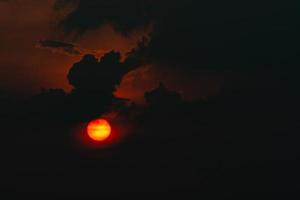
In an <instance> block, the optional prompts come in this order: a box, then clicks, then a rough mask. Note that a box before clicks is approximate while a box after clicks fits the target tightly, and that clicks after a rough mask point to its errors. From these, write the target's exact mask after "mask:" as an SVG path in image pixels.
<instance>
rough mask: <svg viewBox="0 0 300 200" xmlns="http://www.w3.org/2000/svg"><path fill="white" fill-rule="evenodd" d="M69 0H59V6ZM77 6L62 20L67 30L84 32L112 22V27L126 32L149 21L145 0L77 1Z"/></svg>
mask: <svg viewBox="0 0 300 200" xmlns="http://www.w3.org/2000/svg"><path fill="white" fill-rule="evenodd" d="M72 2H74V1H73V0H71V1H67V0H65V1H63V2H61V1H59V5H60V6H64V5H65V4H66V3H72ZM77 2H79V3H78V7H77V9H75V11H74V12H71V13H70V14H69V15H67V16H66V18H65V20H63V21H62V25H63V26H64V27H65V30H66V31H67V32H69V31H73V30H75V31H78V32H80V33H84V32H85V31H87V30H90V29H96V28H99V27H101V26H102V25H104V24H112V25H113V26H114V28H115V29H116V30H117V31H119V32H122V33H124V34H128V33H130V32H132V31H134V30H136V29H137V28H143V27H144V26H145V25H147V23H149V20H150V18H149V16H148V14H147V12H146V11H145V9H144V6H145V1H141V0H131V1H122V0H102V1H77Z"/></svg>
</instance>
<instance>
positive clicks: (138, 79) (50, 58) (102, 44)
mask: <svg viewBox="0 0 300 200" xmlns="http://www.w3.org/2000/svg"><path fill="white" fill-rule="evenodd" d="M54 2H55V1H54V0H45V1H35V0H26V1H24V0H11V1H0V24H1V30H0V44H1V45H0V60H1V62H0V68H1V73H0V79H1V82H0V89H2V90H4V91H7V92H9V93H13V94H18V95H20V94H21V95H26V96H28V95H31V94H35V93H38V92H39V91H40V90H41V89H42V88H64V89H65V90H66V91H69V90H70V89H71V87H70V85H69V84H68V82H67V79H66V76H67V73H68V71H69V69H70V67H71V66H72V64H73V63H75V62H77V61H78V60H80V59H81V57H82V55H68V54H67V53H64V52H63V51H60V50H52V49H45V48H40V47H38V41H39V40H45V39H47V40H55V41H63V42H67V43H72V44H75V45H76V46H77V47H78V48H79V49H81V50H83V53H95V52H96V54H97V56H98V57H100V56H101V55H102V54H103V53H104V52H107V51H110V50H112V49H114V50H117V51H120V52H121V53H122V54H123V55H124V54H125V53H126V52H129V51H130V50H131V49H132V48H134V47H135V46H136V43H137V41H138V40H139V39H140V38H141V37H142V36H143V35H145V34H146V33H147V31H146V30H145V31H140V32H136V33H134V34H130V35H129V36H124V35H122V34H120V33H116V32H115V31H114V30H113V28H112V27H111V26H110V25H105V26H102V27H101V28H98V29H96V30H93V31H88V32H86V33H85V34H84V35H81V36H80V37H75V36H71V35H66V34H64V33H63V31H62V30H61V29H59V28H58V26H57V24H58V22H59V21H60V20H61V19H62V18H63V17H64V16H65V15H66V14H67V13H69V12H70V10H72V8H64V9H63V10H59V11H58V10H55V9H54V8H53V5H54ZM202 75H203V78H201V77H202V76H201V75H200V76H199V74H198V75H195V77H196V78H195V79H194V80H193V79H191V77H187V76H186V75H185V74H182V73H181V72H180V71H172V70H171V71H170V68H168V69H166V68H165V66H159V67H158V66H152V65H148V66H143V67H140V68H138V69H137V70H135V71H133V72H130V73H129V74H127V75H126V76H125V77H124V78H123V81H122V84H121V85H120V87H119V89H118V90H117V92H116V94H117V96H121V97H125V98H130V99H134V100H137V101H140V100H142V99H143V93H144V91H145V90H150V89H152V88H153V87H156V85H157V84H158V82H159V81H164V82H165V83H166V84H167V86H169V87H170V88H172V89H176V90H178V91H180V92H181V93H182V94H184V96H186V97H187V98H193V97H195V96H196V97H205V96H208V95H211V94H214V93H216V92H217V90H218V84H219V83H220V82H222V80H223V78H222V77H220V76H218V75H214V74H212V73H211V74H210V75H209V76H207V73H203V74H202ZM195 83H196V84H195ZM191 85H193V87H191ZM195 89H196V90H197V91H200V92H198V93H197V94H195V92H194V90H195Z"/></svg>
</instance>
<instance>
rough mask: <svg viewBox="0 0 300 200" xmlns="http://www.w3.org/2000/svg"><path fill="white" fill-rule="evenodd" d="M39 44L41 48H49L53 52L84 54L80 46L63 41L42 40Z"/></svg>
mask: <svg viewBox="0 0 300 200" xmlns="http://www.w3.org/2000/svg"><path fill="white" fill-rule="evenodd" d="M37 46H38V47H40V48H44V49H49V50H51V51H53V52H58V53H65V54H67V55H75V56H78V55H81V54H82V50H81V49H80V48H79V47H77V46H75V45H74V44H71V43H66V42H62V41H56V40H40V41H39V42H38V45H37Z"/></svg>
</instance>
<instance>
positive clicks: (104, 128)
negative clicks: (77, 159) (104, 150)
mask: <svg viewBox="0 0 300 200" xmlns="http://www.w3.org/2000/svg"><path fill="white" fill-rule="evenodd" d="M87 133H88V136H89V137H90V138H91V139H92V140H94V141H97V142H101V141H104V140H106V139H107V138H108V137H109V136H110V134H111V127H110V125H109V123H108V121H106V120H105V119H96V120H93V121H91V122H90V123H89V124H88V126H87Z"/></svg>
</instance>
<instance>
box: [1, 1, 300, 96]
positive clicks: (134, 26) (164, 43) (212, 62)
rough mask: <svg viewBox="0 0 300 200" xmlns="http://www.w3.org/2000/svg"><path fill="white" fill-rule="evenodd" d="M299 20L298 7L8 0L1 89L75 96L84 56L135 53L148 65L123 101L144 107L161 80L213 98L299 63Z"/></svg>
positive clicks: (133, 78) (133, 74) (124, 89)
mask: <svg viewBox="0 0 300 200" xmlns="http://www.w3.org/2000/svg"><path fill="white" fill-rule="evenodd" d="M299 13H300V12H299V4H298V3H295V2H292V1H288V2H285V3H284V4H283V3H282V2H281V1H258V0H254V1H248V2H241V1H237V0H230V1H221V0H216V1H195V0H185V1H180V0H175V1H169V0H166V1H155V0H129V1H123V0H92V1H81V0H56V1H55V0H46V1H34V0H26V1H21V0H5V1H3V0H2V1H0V23H1V30H0V42H1V45H0V59H1V61H0V66H1V75H0V76H1V77H0V78H1V80H2V81H1V85H0V88H1V89H2V90H5V91H8V92H12V93H14V94H22V95H24V94H25V95H28V94H33V93H36V92H38V91H39V90H40V89H41V88H64V89H65V90H70V86H69V84H68V82H67V79H66V76H67V73H68V71H69V69H70V67H71V66H72V64H73V63H75V62H77V61H78V60H80V59H81V57H82V56H83V55H84V54H95V55H96V56H98V57H100V56H102V55H103V54H104V53H106V52H108V51H111V50H116V51H119V52H121V54H122V56H123V59H126V53H128V52H130V51H131V50H132V49H134V48H135V49H136V50H135V52H134V53H135V54H136V56H138V57H140V58H141V60H142V61H143V62H142V63H141V65H140V66H139V67H138V68H137V69H135V70H132V71H130V72H128V73H127V74H126V75H125V76H124V77H123V80H122V82H121V85H120V87H119V89H118V90H117V92H116V93H117V95H118V96H121V97H127V98H131V99H136V100H139V99H141V98H142V96H143V93H144V91H145V90H147V89H150V88H153V87H154V86H155V85H156V84H157V83H158V82H159V81H164V82H166V83H167V84H168V85H169V86H170V87H171V88H174V89H176V90H178V91H180V92H181V93H182V94H184V95H185V96H186V97H187V98H199V97H207V96H210V95H215V94H216V93H218V91H219V88H220V87H221V85H222V84H223V83H224V80H226V79H228V78H229V79H230V78H233V77H235V76H238V77H242V78H243V77H244V76H249V74H252V73H253V72H254V74H255V73H257V72H258V73H260V72H261V71H262V72H264V73H267V74H268V73H270V74H273V71H275V72H277V71H280V70H282V68H284V69H290V68H291V67H294V66H296V65H298V64H299V59H297V52H298V48H299V39H298V37H299V36H298V32H299V19H300V17H299V15H300V14H299ZM143 38H144V39H143ZM139 41H143V42H144V44H143V45H140V47H138V43H139ZM141 46H142V47H141ZM195 91H197V92H195Z"/></svg>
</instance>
